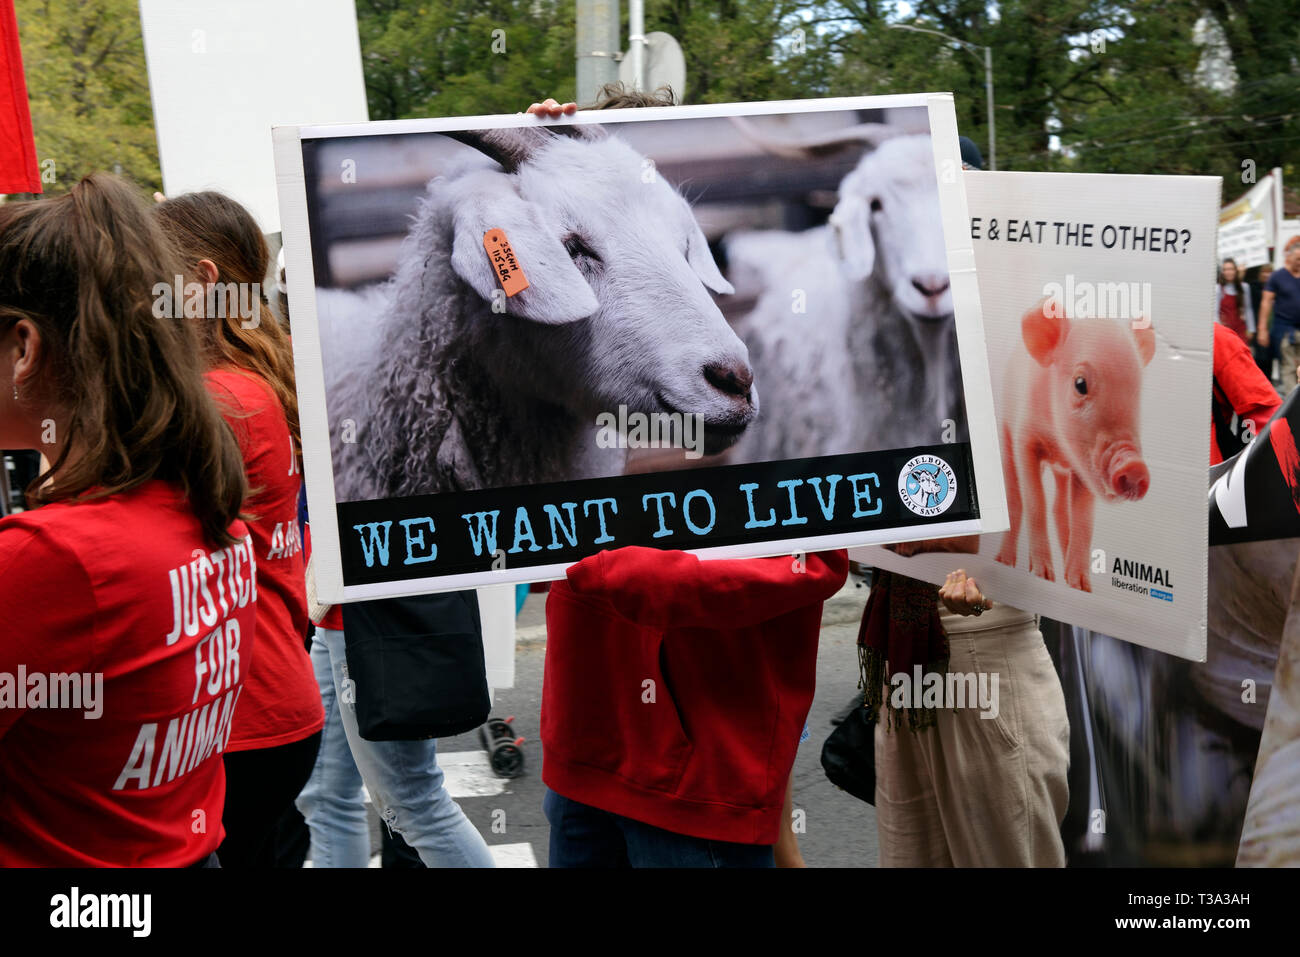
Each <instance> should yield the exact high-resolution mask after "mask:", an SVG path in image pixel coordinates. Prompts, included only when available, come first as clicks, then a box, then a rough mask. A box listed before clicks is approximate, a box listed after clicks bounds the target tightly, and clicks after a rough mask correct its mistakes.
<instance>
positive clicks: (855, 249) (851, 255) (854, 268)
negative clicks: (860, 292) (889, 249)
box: [830, 196, 876, 280]
mask: <svg viewBox="0 0 1300 957" xmlns="http://www.w3.org/2000/svg"><path fill="white" fill-rule="evenodd" d="M830 222H831V233H832V235H833V236H834V237H835V248H836V250H837V252H838V253H839V257H840V262H841V263H843V265H844V273H845V275H847V276H848V277H849V278H850V279H853V280H862V279H866V278H867V277H868V276H870V275H871V271H872V270H873V269H875V268H876V244H875V241H874V240H873V239H872V238H871V210H870V207H868V206H867V203H866V200H864V199H863V198H862V197H861V196H844V197H841V199H840V201H839V202H838V203H836V204H835V210H834V212H832V213H831V220H830Z"/></svg>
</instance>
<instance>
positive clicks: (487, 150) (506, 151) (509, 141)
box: [443, 127, 546, 173]
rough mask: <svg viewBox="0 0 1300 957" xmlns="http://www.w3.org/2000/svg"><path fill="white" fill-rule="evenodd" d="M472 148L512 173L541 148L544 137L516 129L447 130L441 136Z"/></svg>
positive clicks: (537, 131)
mask: <svg viewBox="0 0 1300 957" xmlns="http://www.w3.org/2000/svg"><path fill="white" fill-rule="evenodd" d="M443 135H444V136H449V137H451V138H452V139H453V140H457V141H459V142H461V143H464V144H465V145H466V146H472V147H473V148H474V149H476V150H478V151H479V152H480V153H483V154H484V155H486V156H489V157H491V158H492V159H494V160H496V161H497V162H498V163H500V164H501V167H502V169H504V170H505V171H506V172H507V173H513V172H514V171H515V170H517V169H518V168H519V167H520V166H521V165H522V164H524V163H526V162H527V161H528V160H529V158H530V157H531V156H532V155H533V154H534V153H535V152H536V151H537V150H538V148H540V147H541V145H542V143H543V140H542V139H541V137H544V136H546V134H545V133H544V132H542V131H541V130H535V129H528V128H526V127H525V128H518V129H502V130H449V131H448V132H446V133H444V134H443Z"/></svg>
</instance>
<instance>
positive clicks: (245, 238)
mask: <svg viewBox="0 0 1300 957" xmlns="http://www.w3.org/2000/svg"><path fill="white" fill-rule="evenodd" d="M154 213H155V215H156V216H157V217H158V221H159V223H161V224H162V228H163V231H164V232H165V233H166V234H167V235H168V236H169V237H170V238H171V240H172V242H173V243H174V244H175V246H176V248H177V250H179V252H180V254H181V258H182V259H183V260H184V263H185V273H186V275H187V277H188V278H189V279H190V280H191V281H201V278H202V277H201V276H200V275H199V272H198V267H199V260H201V259H208V260H211V261H212V262H213V263H214V264H215V265H216V267H217V281H218V282H226V283H229V282H233V283H239V284H241V288H244V289H247V288H250V287H251V286H252V284H253V283H257V284H258V288H259V289H260V288H261V284H262V283H264V282H266V275H267V270H268V268H269V266H270V261H271V254H270V250H269V249H268V248H267V245H266V239H265V237H263V235H262V231H261V230H260V229H259V228H258V226H257V222H256V221H255V220H254V219H253V217H252V215H251V214H250V213H249V212H248V210H247V209H245V208H244V207H243V206H241V205H240V204H239V203H237V202H235V201H234V200H233V199H231V198H230V197H229V196H225V195H223V194H222V193H217V192H213V191H211V190H208V191H204V192H198V193H185V194H183V195H181V196H177V197H176V198H175V199H169V200H167V201H165V202H163V203H159V204H158V206H157V207H156V208H155V210H154ZM241 298H242V297H241ZM255 308H256V309H257V311H258V316H257V322H256V323H251V322H249V323H248V328H245V323H246V321H247V319H248V318H250V317H244V316H241V315H239V310H235V309H223V310H220V311H221V312H224V313H225V315H224V316H221V315H217V316H207V317H206V319H207V321H205V322H203V323H202V324H201V326H200V333H199V338H200V339H201V341H202V343H203V349H204V354H205V356H206V359H207V362H208V364H209V366H212V367H216V366H221V365H233V366H235V367H237V368H239V369H243V370H245V371H247V372H251V373H253V374H254V375H257V376H259V377H260V378H262V379H264V380H265V381H266V383H267V385H269V386H270V387H271V390H272V391H273V392H274V393H275V397H276V398H277V399H279V401H280V406H281V407H282V408H283V409H284V417H285V418H286V419H287V420H288V422H289V434H290V436H291V437H292V438H293V451H294V455H295V456H296V457H297V459H298V466H299V470H301V468H302V430H301V427H300V426H299V424H298V392H297V389H296V387H295V385H294V375H293V345H292V343H291V342H290V341H289V334H288V332H287V331H286V330H285V328H284V326H282V325H281V324H280V322H279V320H278V319H276V317H275V315H274V314H273V313H272V312H271V309H270V307H269V306H268V305H267V300H266V296H265V295H264V294H263V295H262V296H260V297H259V298H257V300H256V305H255Z"/></svg>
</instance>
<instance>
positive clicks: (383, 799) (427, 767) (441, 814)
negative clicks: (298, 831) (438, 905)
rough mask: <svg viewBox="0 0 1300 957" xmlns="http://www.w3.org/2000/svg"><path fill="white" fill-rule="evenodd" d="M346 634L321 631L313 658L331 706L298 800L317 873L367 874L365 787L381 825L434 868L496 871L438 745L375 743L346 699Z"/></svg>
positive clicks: (327, 705)
mask: <svg viewBox="0 0 1300 957" xmlns="http://www.w3.org/2000/svg"><path fill="white" fill-rule="evenodd" d="M344 648H345V646H344V642H343V632H341V631H337V630H334V629H331V628H317V629H316V637H315V639H313V641H312V646H311V658H312V665H313V666H314V667H315V670H316V680H317V682H318V683H319V684H320V688H321V699H322V701H323V703H324V705H325V728H324V730H323V732H322V737H321V746H320V752H319V754H318V755H317V758H316V767H315V769H314V770H313V771H312V775H311V778H310V780H308V782H307V786H306V787H304V788H303V789H302V793H301V794H299V795H298V802H297V803H298V810H299V811H301V812H302V815H303V817H304V818H306V820H307V826H308V828H309V829H310V830H311V859H312V864H313V865H314V866H316V867H365V866H366V863H367V861H368V860H369V854H370V836H369V832H368V830H367V828H366V818H365V809H364V806H363V805H362V803H361V782H362V781H363V780H364V781H365V785H366V788H367V789H368V790H369V791H370V797H371V799H372V800H373V801H374V802H375V808H376V810H377V811H378V812H379V816H380V818H382V819H383V821H384V822H385V823H386V824H387V825H388V826H389V827H391V828H392V829H393V830H394V831H396V832H397V833H399V834H401V835H402V838H403V840H405V841H406V843H407V844H409V845H410V846H411V847H412V848H413V849H414V850H415V851H416V853H418V854H419V855H420V860H422V861H423V862H424V864H425V866H426V867H494V866H495V864H494V862H493V859H492V854H491V853H490V852H489V851H488V846H487V843H486V842H485V841H484V840H483V836H482V835H481V834H479V832H478V831H477V830H476V829H475V828H474V825H473V824H471V823H470V822H469V818H467V817H465V813H464V812H463V811H462V810H461V809H460V806H459V805H458V804H457V803H456V802H455V801H453V800H452V799H451V795H450V794H448V793H447V789H446V788H445V787H443V780H442V771H441V770H440V769H439V767H438V749H437V742H436V741H434V740H432V739H430V740H427V741H367V740H366V739H365V738H363V737H361V735H360V734H359V733H358V731H357V719H356V714H355V712H354V710H353V706H352V704H351V702H350V695H349V694H347V693H345V686H344V681H345V679H346V674H345V672H346V669H347V656H346V654H345V651H344Z"/></svg>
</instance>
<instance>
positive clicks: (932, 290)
mask: <svg viewBox="0 0 1300 957" xmlns="http://www.w3.org/2000/svg"><path fill="white" fill-rule="evenodd" d="M912 287H913V288H914V289H915V290H916V291H917V292H919V293H920V294H921V295H923V296H925V298H926V299H934V298H935V297H937V296H942V295H943V294H944V293H945V292H947V290H948V277H947V276H946V275H944V274H943V273H927V274H925V275H922V276H914V277H912Z"/></svg>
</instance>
